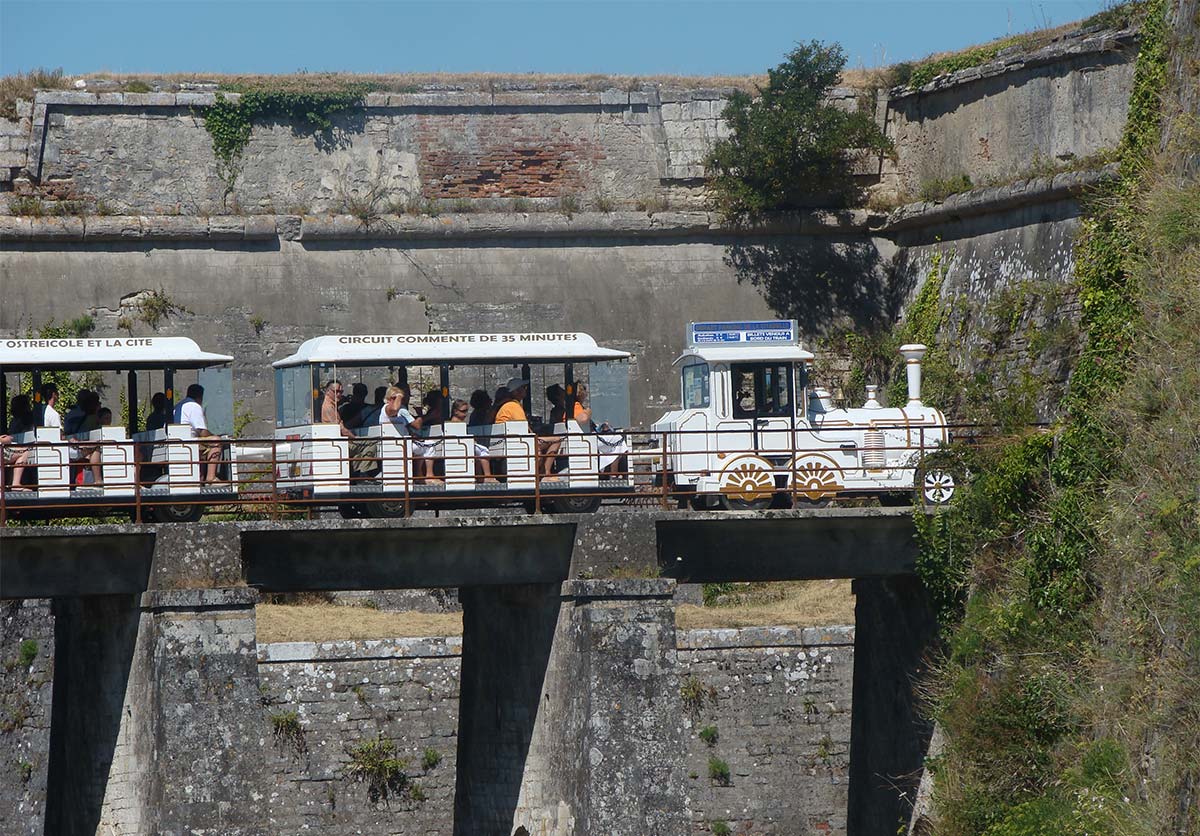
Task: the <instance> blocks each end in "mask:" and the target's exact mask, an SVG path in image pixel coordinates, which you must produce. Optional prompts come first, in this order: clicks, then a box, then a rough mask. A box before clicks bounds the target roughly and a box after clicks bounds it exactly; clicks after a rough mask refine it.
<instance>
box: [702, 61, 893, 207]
mask: <svg viewBox="0 0 1200 836" xmlns="http://www.w3.org/2000/svg"><path fill="white" fill-rule="evenodd" d="M845 66H846V55H845V53H844V52H843V51H842V48H841V46H839V45H838V44H831V45H829V46H826V45H825V44H822V43H821V42H819V41H811V42H809V43H807V44H800V45H799V46H797V47H796V48H795V49H794V50H792V51H791V52H790V53H788V56H787V60H786V61H784V62H783V63H782V64H780V65H779V66H777V67H775V68H774V69H773V70H768V71H767V85H766V86H765V87H759V88H758V96H757V97H751V96H750V95H749V94H747V93H744V92H741V91H738V92H737V93H734V94H733V96H732V97H730V99H729V102H728V103H727V104H726V105H725V109H724V111H723V112H722V113H721V118H723V119H724V120H725V122H726V124H728V125H729V128H730V136H729V137H728V138H727V139H722V140H718V141H717V143H716V144H715V145H714V146H713V148H712V151H711V152H710V153H709V154H708V156H707V157H706V158H705V161H704V164H705V168H706V169H707V171H708V174H709V177H710V187H711V190H712V200H713V204H714V208H716V209H717V210H718V211H720V212H721V213H722V214H724V215H725V216H726V217H727V218H730V219H731V220H735V221H744V220H750V219H753V218H755V217H756V216H758V215H760V214H762V213H763V212H766V211H769V210H772V209H795V208H798V207H801V206H805V205H812V203H813V201H814V199H818V200H820V201H821V202H826V203H830V202H832V203H838V204H840V203H844V202H846V201H847V200H849V199H851V198H852V197H853V196H854V193H855V189H854V184H853V180H852V178H851V172H850V163H851V161H852V159H853V152H855V151H873V152H876V153H883V152H888V151H890V150H891V142H890V141H889V140H888V139H887V137H885V136H884V135H883V132H882V131H880V129H879V126H878V125H876V124H875V121H874V120H873V118H872V117H871V115H870V114H867V113H861V112H854V113H848V112H846V111H844V110H841V109H839V108H837V107H834V106H833V105H832V104H830V103H829V101H828V95H829V91H830V90H831V89H832V88H833V86H834V85H835V84H837V82H838V79H839V78H840V76H841V72H842V68H843V67H845Z"/></svg>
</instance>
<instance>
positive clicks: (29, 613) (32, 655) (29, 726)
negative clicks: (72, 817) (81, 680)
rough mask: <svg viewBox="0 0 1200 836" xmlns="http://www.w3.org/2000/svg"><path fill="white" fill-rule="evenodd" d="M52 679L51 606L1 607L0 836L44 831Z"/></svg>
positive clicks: (9, 604)
mask: <svg viewBox="0 0 1200 836" xmlns="http://www.w3.org/2000/svg"><path fill="white" fill-rule="evenodd" d="M27 660H28V661H27ZM53 679H54V618H53V616H52V615H51V612H50V601H48V600H41V599H29V600H25V601H4V602H0V833H8V834H12V836H41V834H42V832H43V830H42V825H43V820H44V818H45V815H46V801H47V798H46V790H47V771H48V767H49V751H50V706H51V701H52V696H53Z"/></svg>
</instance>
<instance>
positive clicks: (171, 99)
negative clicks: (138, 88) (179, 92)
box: [124, 93, 176, 107]
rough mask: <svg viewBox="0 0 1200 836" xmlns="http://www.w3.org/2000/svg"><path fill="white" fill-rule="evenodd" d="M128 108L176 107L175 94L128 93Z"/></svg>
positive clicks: (126, 98) (126, 103)
mask: <svg viewBox="0 0 1200 836" xmlns="http://www.w3.org/2000/svg"><path fill="white" fill-rule="evenodd" d="M124 95H125V105H126V106H127V107H175V103H176V102H175V99H176V97H175V94H174V93H126V94H124Z"/></svg>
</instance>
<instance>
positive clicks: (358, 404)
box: [338, 383, 367, 430]
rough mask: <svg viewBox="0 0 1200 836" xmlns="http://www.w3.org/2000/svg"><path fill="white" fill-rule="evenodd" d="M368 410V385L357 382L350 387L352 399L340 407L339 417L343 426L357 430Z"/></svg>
mask: <svg viewBox="0 0 1200 836" xmlns="http://www.w3.org/2000/svg"><path fill="white" fill-rule="evenodd" d="M366 412H367V385H366V384H365V383H355V384H354V385H353V386H351V387H350V400H348V401H346V402H345V403H344V404H342V405H341V406H340V407H338V417H339V418H340V419H341V421H342V426H344V427H346V428H347V429H350V430H356V429H358V428H359V427H361V426H362V425H363V418H364V417H365V414H366Z"/></svg>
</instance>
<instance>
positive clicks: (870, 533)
mask: <svg viewBox="0 0 1200 836" xmlns="http://www.w3.org/2000/svg"><path fill="white" fill-rule="evenodd" d="M657 532H658V534H657V541H658V560H659V568H660V571H661V573H662V575H664V576H666V577H671V578H674V579H675V580H676V581H678V582H680V583H725V582H732V581H784V580H813V579H820V578H866V577H886V576H892V575H907V574H911V573H912V572H913V570H914V568H915V566H916V559H917V543H916V539H915V535H916V529H915V527H914V526H913V521H912V509H911V508H844V509H843V508H838V509H825V510H820V511H785V512H766V513H742V514H716V513H708V514H679V515H671V516H669V517H664V518H663V519H660V520H659V521H658V523H657Z"/></svg>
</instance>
